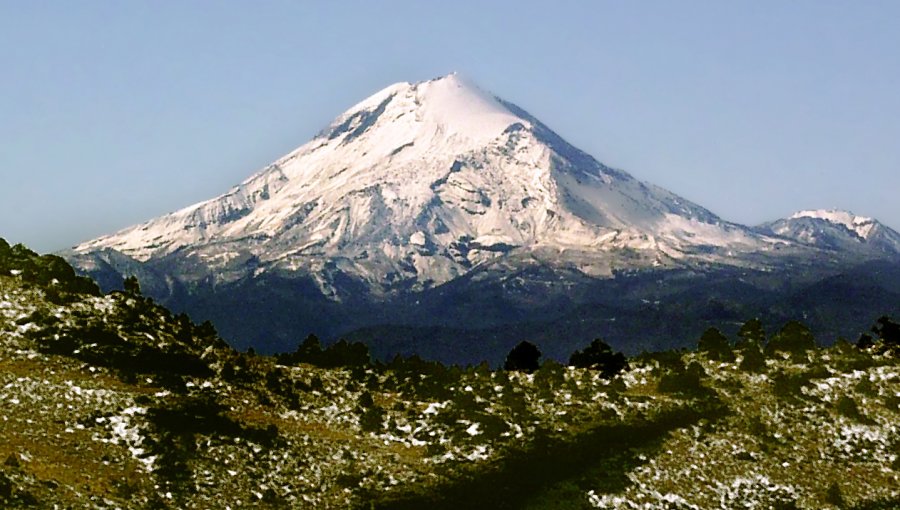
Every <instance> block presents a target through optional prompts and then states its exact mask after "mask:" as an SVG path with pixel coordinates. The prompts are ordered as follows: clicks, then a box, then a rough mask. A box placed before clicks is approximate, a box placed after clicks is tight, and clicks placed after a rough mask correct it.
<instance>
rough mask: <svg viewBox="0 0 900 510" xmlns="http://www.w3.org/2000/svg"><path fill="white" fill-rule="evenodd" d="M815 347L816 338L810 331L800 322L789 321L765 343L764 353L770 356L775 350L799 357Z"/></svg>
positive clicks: (795, 357)
mask: <svg viewBox="0 0 900 510" xmlns="http://www.w3.org/2000/svg"><path fill="white" fill-rule="evenodd" d="M815 349H816V339H815V337H814V336H813V334H812V331H810V330H809V328H808V327H806V326H805V325H803V324H802V323H800V322H797V321H790V322H788V323H787V324H785V325H784V327H783V328H781V331H779V332H778V334H777V335H775V336H774V337H773V338H772V341H771V342H769V344H768V345H766V354H767V355H769V356H771V355H773V354H775V353H776V352H787V353H789V354H791V356H792V357H793V358H794V359H799V358H801V357H803V356H804V355H805V354H806V351H812V350H815Z"/></svg>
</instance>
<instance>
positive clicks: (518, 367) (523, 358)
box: [503, 342, 541, 373]
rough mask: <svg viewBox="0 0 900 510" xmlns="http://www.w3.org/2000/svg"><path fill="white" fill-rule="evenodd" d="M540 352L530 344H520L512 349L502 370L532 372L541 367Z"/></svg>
mask: <svg viewBox="0 0 900 510" xmlns="http://www.w3.org/2000/svg"><path fill="white" fill-rule="evenodd" d="M540 360H541V351H540V349H538V348H537V346H536V345H534V344H533V343H531V342H521V343H520V344H519V345H517V346H515V347H513V348H512V350H511V351H509V354H508V355H507V356H506V362H505V363H504V364H503V369H504V370H510V371H520V372H529V373H530V372H534V371H535V370H537V369H538V368H540V367H541V362H540Z"/></svg>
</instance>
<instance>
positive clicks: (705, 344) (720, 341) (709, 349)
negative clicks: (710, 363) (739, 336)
mask: <svg viewBox="0 0 900 510" xmlns="http://www.w3.org/2000/svg"><path fill="white" fill-rule="evenodd" d="M697 349H698V350H700V352H705V353H706V355H707V357H709V359H711V360H717V361H727V362H731V361H734V352H732V350H731V344H730V343H728V338H726V337H725V335H723V334H722V332H721V331H719V330H718V329H716V328H709V329H707V330H706V331H704V332H703V335H702V336H701V337H700V341H699V342H698V343H697Z"/></svg>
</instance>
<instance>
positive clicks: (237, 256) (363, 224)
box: [75, 74, 784, 292]
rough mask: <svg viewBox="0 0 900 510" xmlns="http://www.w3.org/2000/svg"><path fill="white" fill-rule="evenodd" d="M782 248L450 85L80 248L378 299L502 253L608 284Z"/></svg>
mask: <svg viewBox="0 0 900 510" xmlns="http://www.w3.org/2000/svg"><path fill="white" fill-rule="evenodd" d="M779 242H780V243H784V241H783V240H782V241H776V240H774V239H771V238H768V237H766V236H764V235H760V234H757V233H754V232H752V231H750V230H748V229H746V228H744V227H740V226H738V225H734V224H730V223H727V222H724V221H722V220H720V219H719V218H718V217H716V216H715V215H714V214H712V213H710V212H709V211H707V210H706V209H703V208H702V207H700V206H697V205H695V204H693V203H691V202H689V201H687V200H685V199H683V198H680V197H678V196H676V195H674V194H672V193H670V192H668V191H666V190H664V189H661V188H659V187H656V186H653V185H650V184H645V183H642V182H639V181H637V180H636V179H634V178H633V177H631V176H630V175H628V174H627V173H625V172H622V171H619V170H614V169H611V168H608V167H606V166H604V165H602V164H600V163H599V162H597V161H596V160H595V159H593V158H592V157H590V156H589V155H587V154H585V153H584V152H582V151H580V150H578V149H576V148H574V147H572V146H571V145H569V144H568V143H566V142H565V141H564V140H563V139H562V138H560V137H559V136H558V135H556V134H555V133H553V132H552V131H551V130H550V129H549V128H547V127H546V126H544V125H543V124H541V123H540V122H539V121H538V120H537V119H535V118H533V117H532V116H531V115H529V114H528V113H527V112H525V111H524V110H522V109H521V108H519V107H517V106H515V105H513V104H511V103H507V102H504V101H502V100H500V99H498V98H496V97H494V96H492V95H490V94H488V93H486V92H484V91H482V90H480V89H479V88H478V87H476V86H474V85H472V84H470V83H468V82H467V81H465V80H463V79H462V78H460V77H459V76H457V75H455V74H453V75H449V76H446V77H443V78H438V79H435V80H431V81H427V82H422V83H415V84H410V83H398V84H395V85H391V86H389V87H387V88H385V89H383V90H382V91H380V92H378V93H376V94H374V95H373V96H371V97H369V98H368V99H366V100H364V101H362V102H360V103H358V104H357V105H355V106H354V107H352V108H351V109H350V110H348V111H347V112H345V113H344V114H342V115H341V116H339V117H338V118H337V119H336V120H335V121H334V122H333V123H332V124H331V125H330V126H328V127H327V128H326V129H324V130H323V131H322V132H320V133H319V134H318V135H317V136H316V137H315V138H314V139H313V140H312V141H310V142H308V143H307V144H305V145H303V146H301V147H299V148H298V149H296V150H294V151H293V152H291V153H289V154H287V155H286V156H284V157H282V158H281V159H279V160H278V161H276V162H274V163H273V164H271V165H270V166H268V167H266V168H264V169H263V170H261V171H260V172H258V173H257V174H255V175H253V176H252V177H250V178H249V179H247V180H246V181H244V182H243V183H241V184H239V185H238V186H236V187H235V188H233V189H232V190H230V191H229V192H227V193H225V194H224V195H221V196H219V197H217V198H214V199H212V200H208V201H205V202H202V203H199V204H196V205H193V206H190V207H187V208H185V209H182V210H180V211H176V212H174V213H171V214H167V215H165V216H162V217H160V218H157V219H154V220H150V221H148V222H146V223H144V224H141V225H137V226H135V227H131V228H128V229H125V230H123V231H121V232H118V233H116V234H112V235H109V236H105V237H101V238H99V239H96V240H93V241H88V242H86V243H83V244H81V245H79V246H77V247H75V252H76V253H82V254H84V253H89V252H93V251H97V250H102V249H114V250H117V251H119V252H121V253H124V254H126V255H128V256H130V257H132V258H134V259H136V260H140V261H151V262H152V261H155V260H160V259H162V258H167V259H172V258H181V259H186V258H188V257H189V258H190V260H192V261H194V262H200V263H201V264H202V265H203V266H204V267H206V268H207V269H208V273H209V274H217V273H218V274H221V273H222V272H225V271H234V270H235V268H237V269H238V273H240V271H247V272H259V271H267V270H272V269H279V270H287V271H296V272H301V273H308V274H311V275H314V277H315V278H317V279H319V280H320V284H321V286H322V289H323V290H324V291H326V292H327V291H328V288H329V285H330V282H329V281H328V279H329V278H330V276H329V275H333V274H335V273H336V272H339V273H343V274H349V275H352V276H354V277H355V278H358V279H361V280H363V281H365V282H366V283H367V284H368V285H369V286H370V287H371V288H372V289H373V290H375V291H376V292H378V291H383V290H386V289H390V288H391V287H393V286H398V285H400V286H402V287H404V288H409V287H412V288H421V287H423V286H429V285H434V284H439V283H443V282H446V281H448V280H451V279H453V278H455V277H457V276H459V275H461V274H464V273H466V272H467V271H468V270H470V269H471V268H472V267H474V266H476V265H478V264H481V263H484V262H486V261H490V260H495V259H497V258H500V257H504V256H507V255H510V254H517V255H519V256H521V255H523V254H526V255H528V256H530V257H538V258H541V259H542V260H545V261H549V262H553V263H562V262H565V261H566V260H568V259H567V254H577V256H576V255H572V256H573V257H575V258H577V260H578V265H579V267H580V268H581V269H582V270H583V271H585V272H586V273H589V274H608V273H609V271H610V268H611V262H610V260H611V259H614V258H615V257H616V256H618V255H616V254H619V253H620V252H627V253H630V254H632V256H631V258H632V259H635V257H633V253H635V252H637V253H640V254H641V256H640V257H638V258H641V259H643V260H644V261H645V262H646V263H647V264H654V265H659V264H671V263H673V261H677V260H679V259H686V258H688V259H690V258H698V259H710V258H711V257H712V258H716V257H718V258H723V257H724V258H727V257H731V256H732V255H734V254H735V253H741V252H748V251H765V250H768V249H769V248H770V247H771V246H773V245H775V244H777V243H779ZM548 253H550V254H553V255H547V254H548ZM248 260H251V261H252V264H248V263H247V261H248ZM717 260H718V259H717ZM192 263H193V262H192ZM633 263H636V262H633Z"/></svg>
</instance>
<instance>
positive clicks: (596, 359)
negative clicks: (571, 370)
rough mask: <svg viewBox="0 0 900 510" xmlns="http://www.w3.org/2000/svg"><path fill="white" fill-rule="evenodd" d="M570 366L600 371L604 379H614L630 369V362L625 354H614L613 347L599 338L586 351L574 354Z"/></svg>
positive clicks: (570, 359)
mask: <svg viewBox="0 0 900 510" xmlns="http://www.w3.org/2000/svg"><path fill="white" fill-rule="evenodd" d="M569 366H573V367H577V368H589V369H591V370H598V371H600V374H601V375H602V376H603V377H605V378H607V379H612V378H613V377H615V376H616V375H617V374H618V373H619V372H621V371H622V370H625V369H626V368H627V367H628V362H627V361H626V360H625V355H624V354H622V353H621V352H615V353H614V352H613V350H612V347H610V346H609V345H608V344H607V343H606V342H604V341H603V340H601V339H599V338H597V339H595V340H594V341H593V342H591V345H589V346H587V347H586V348H585V349H584V350H581V351H575V352H573V353H572V356H570V357H569Z"/></svg>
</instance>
